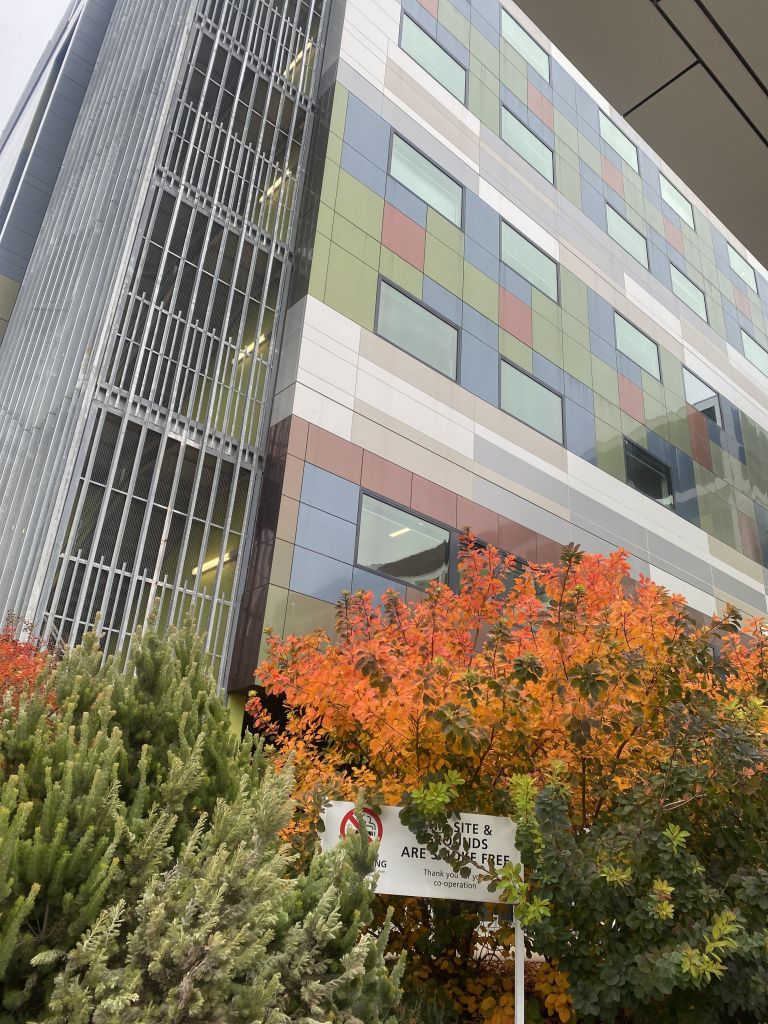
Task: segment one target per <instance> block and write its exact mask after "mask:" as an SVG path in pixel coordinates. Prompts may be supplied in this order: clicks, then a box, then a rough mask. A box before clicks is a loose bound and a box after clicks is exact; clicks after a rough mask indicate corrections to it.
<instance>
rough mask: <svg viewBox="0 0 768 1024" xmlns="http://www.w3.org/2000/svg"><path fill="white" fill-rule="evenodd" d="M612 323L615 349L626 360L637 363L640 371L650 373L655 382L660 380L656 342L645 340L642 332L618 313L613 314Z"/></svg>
mask: <svg viewBox="0 0 768 1024" xmlns="http://www.w3.org/2000/svg"><path fill="white" fill-rule="evenodd" d="M613 323H614V328H615V331H616V348H617V349H618V350H619V352H623V353H624V355H625V356H626V357H627V358H628V359H631V360H632V362H633V363H637V365H638V366H639V367H641V369H643V370H645V371H646V372H647V373H650V374H651V376H652V377H655V378H656V380H661V369H660V367H659V350H658V347H657V346H656V342H655V341H651V339H650V338H647V337H646V336H645V335H644V334H643V332H642V331H638V329H637V328H636V327H634V326H633V325H632V324H631V323H630V322H629V321H628V320H625V319H624V317H623V316H619V314H618V313H614V314H613Z"/></svg>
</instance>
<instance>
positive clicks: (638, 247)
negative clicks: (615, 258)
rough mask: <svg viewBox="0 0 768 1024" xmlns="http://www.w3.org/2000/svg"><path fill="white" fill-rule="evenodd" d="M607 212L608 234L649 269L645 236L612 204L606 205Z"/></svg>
mask: <svg viewBox="0 0 768 1024" xmlns="http://www.w3.org/2000/svg"><path fill="white" fill-rule="evenodd" d="M605 214H606V218H607V222H608V234H609V235H610V236H611V238H612V239H613V240H614V241H615V242H618V243H619V245H620V246H621V247H622V249H626V251H627V252H628V253H629V255H630V256H634V258H635V259H636V260H637V262H638V263H642V265H643V266H644V267H645V268H646V269H647V267H648V247H647V245H646V243H645V237H644V236H643V235H641V234H640V232H639V231H638V230H637V228H633V227H632V225H631V224H630V223H629V221H628V220H625V219H624V218H623V217H622V216H621V214H620V213H617V212H616V211H615V210H614V208H613V207H612V206H607V205H606V207H605Z"/></svg>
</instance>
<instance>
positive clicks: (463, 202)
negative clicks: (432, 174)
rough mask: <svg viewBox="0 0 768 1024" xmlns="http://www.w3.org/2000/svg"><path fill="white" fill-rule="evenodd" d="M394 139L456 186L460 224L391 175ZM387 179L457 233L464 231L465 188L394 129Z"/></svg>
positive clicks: (391, 132) (390, 139)
mask: <svg viewBox="0 0 768 1024" xmlns="http://www.w3.org/2000/svg"><path fill="white" fill-rule="evenodd" d="M396 138H398V139H400V141H401V142H404V143H405V145H406V146H408V147H409V148H410V149H412V150H413V151H414V153H418V154H419V156H420V157H423V159H424V160H426V161H427V163H430V164H432V166H433V167H434V168H436V169H437V170H438V171H440V173H441V174H444V175H445V177H446V178H448V179H450V180H451V181H452V182H453V183H454V185H456V186H457V187H458V189H459V190H460V191H461V211H460V214H459V216H460V222H459V223H458V224H456V223H454V221H452V220H451V219H450V218H449V217H446V216H445V214H444V213H441V212H440V210H438V209H437V207H436V206H432V204H431V203H428V202H427V201H426V199H423V198H422V197H421V196H420V195H419V194H418V193H417V192H414V191H413V189H412V188H409V187H408V185H406V184H405V183H404V182H402V181H400V179H399V178H396V177H395V175H394V174H393V173H392V153H393V151H394V148H395V139H396ZM387 177H388V178H391V179H392V180H393V181H396V182H397V183H398V185H400V186H401V187H402V188H404V189H405V190H406V191H407V192H409V193H410V194H411V195H412V196H414V197H415V198H416V199H418V200H419V202H420V203H424V205H425V206H426V207H427V208H428V209H430V210H434V211H435V213H436V214H438V216H440V217H442V218H443V220H447V221H448V223H449V224H453V226H454V227H455V228H458V229H459V231H463V230H464V226H465V223H466V205H467V190H466V188H465V187H464V186H463V185H462V183H461V182H460V181H459V180H458V178H454V176H453V175H452V174H450V173H449V172H448V171H446V170H444V169H443V168H442V167H438V165H437V164H436V163H435V161H434V160H433V159H432V157H431V156H427V154H426V153H425V152H424V150H423V149H421V148H420V147H419V146H414V144H413V143H412V142H411V140H410V139H407V138H406V137H405V135H402V134H401V133H400V132H398V131H396V130H395V128H391V129H390V132H389V151H388V154H387Z"/></svg>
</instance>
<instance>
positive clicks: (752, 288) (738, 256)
mask: <svg viewBox="0 0 768 1024" xmlns="http://www.w3.org/2000/svg"><path fill="white" fill-rule="evenodd" d="M725 245H726V248H727V249H728V266H729V267H730V268H731V270H732V271H733V273H734V274H735V275H736V277H738V279H739V280H740V281H741V282H742V284H744V285H746V287H747V288H749V290H750V291H751V292H753V293H754V294H755V295H759V294H760V293H759V292H758V290H757V274H756V273H755V268H754V267H753V266H752V264H751V263H750V262H749V260H745V259H744V257H743V256H742V255H741V253H740V252H739V251H738V250H737V249H734V247H733V246H732V245H731V243H730V242H729V241H728V239H727V238H726V240H725ZM733 256H735V257H736V259H738V260H741V262H742V263H743V264H744V266H745V267H747V268H748V269H749V272H750V273H751V274H752V279H753V281H754V282H755V283H754V285H751V284H750V283H749V281H747V280H746V278H744V277H742V276H741V274H740V273H739V272H738V270H737V269H736V267H734V265H733V258H732V257H733Z"/></svg>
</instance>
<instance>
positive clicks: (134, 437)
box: [46, 0, 322, 669]
mask: <svg viewBox="0 0 768 1024" xmlns="http://www.w3.org/2000/svg"><path fill="white" fill-rule="evenodd" d="M321 6H322V0H317V2H296V0H291V2H285V3H282V2H275V3H267V2H257V3H253V2H252V0H239V2H235V0H203V2H201V3H200V4H199V7H198V13H197V16H196V19H195V26H194V33H193V37H192V39H191V40H190V49H189V60H188V62H187V63H186V64H185V66H184V67H183V69H182V71H181V74H180V78H179V82H178V87H177V98H176V100H175V102H174V104H173V106H172V109H171V113H170V116H169V121H168V127H167V131H166V135H165V138H164V141H163V142H162V144H161V146H160V149H159V154H158V163H157V166H156V167H155V171H154V175H153V181H152V183H151V185H150V188H149V192H148V194H147V196H146V201H145V206H144V215H143V218H142V227H141V230H140V234H139V237H138V238H137V239H136V243H135V247H134V258H133V260H132V267H133V270H132V272H131V273H130V275H129V277H128V279H127V281H126V286H125V293H124V298H123V301H122V303H121V308H120V310H119V313H118V315H117V316H116V318H115V331H114V338H113V343H112V346H111V349H110V351H109V353H108V354H107V356H106V357H105V360H104V363H103V373H102V377H101V382H100V385H99V393H98V398H99V401H98V409H96V410H95V412H94V414H92V416H91V421H90V422H91V425H90V427H89V428H88V431H87V435H86V438H85V440H84V442H83V445H82V446H81V447H82V448H83V449H84V450H86V454H85V456H84V457H83V459H82V460H81V462H82V468H81V471H80V473H79V478H78V481H77V486H76V487H72V488H71V489H70V493H71V494H72V499H71V503H70V504H69V506H68V523H67V526H66V529H65V531H64V536H63V542H62V544H61V546H60V549H59V555H58V560H57V563H56V565H55V571H54V578H53V582H52V586H51V588H50V591H49V598H48V601H47V610H46V628H47V630H48V632H49V633H51V634H52V635H53V636H55V637H57V638H61V639H63V640H65V641H66V642H70V643H72V642H77V641H78V640H79V639H80V638H81V636H82V634H83V632H84V631H85V630H86V629H87V628H89V627H90V626H91V625H92V623H93V619H94V616H95V615H96V613H101V616H102V630H103V632H104V634H105V639H106V644H107V647H108V649H110V648H114V647H115V646H116V645H117V644H118V643H122V642H123V641H124V640H125V638H126V636H128V635H129V634H130V632H131V631H132V630H133V629H134V628H135V626H136V625H137V624H139V623H140V622H141V621H142V620H143V619H144V618H145V617H146V615H147V614H148V612H149V610H150V609H151V608H152V607H154V606H156V607H157V608H158V609H159V611H158V615H159V618H160V622H161V624H162V623H166V622H178V621H179V620H180V619H181V618H182V617H183V616H184V615H185V614H186V613H187V612H188V611H189V609H190V608H191V607H193V606H194V607H195V609H196V613H197V615H198V623H199V626H200V628H201V630H202V631H203V632H205V633H206V634H207V637H208V647H209V651H210V653H211V655H212V656H213V658H214V662H215V666H216V667H217V669H220V668H221V666H222V663H223V659H224V658H225V655H226V649H225V648H226V640H227V636H228V632H229V629H230V623H231V619H232V610H233V602H234V600H235V598H236V590H237V579H238V573H239V571H240V568H241V561H242V559H243V557H244V556H245V553H246V552H245V544H244V543H243V534H244V531H245V529H246V527H247V524H248V522H249V518H250V516H251V510H252V505H253V502H254V500H255V497H256V495H257V493H258V478H259V469H258V466H259V458H258V456H259V445H260V442H261V425H262V418H263V412H264V409H265V408H266V406H267V404H268V403H267V402H266V401H265V399H266V398H267V384H268V379H269V374H270V372H271V366H272V362H273V343H274V341H275V338H274V333H275V330H276V327H277V324H278V318H279V312H280V310H279V302H280V298H281V296H282V295H283V294H284V291H285V278H286V275H287V273H288V269H289V265H290V261H291V251H290V249H289V248H288V243H289V241H290V238H289V229H290V226H291V224H292V215H293V207H294V199H295V196H296V193H297V189H296V185H297V180H298V179H299V177H300V175H301V172H302V165H301V155H302V141H303V134H304V128H305V124H306V122H307V116H308V113H309V111H310V105H311V100H310V96H311V93H312V86H313V69H314V66H315V55H316V52H317V48H318V43H319V38H318V37H319V32H320V25H321Z"/></svg>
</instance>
